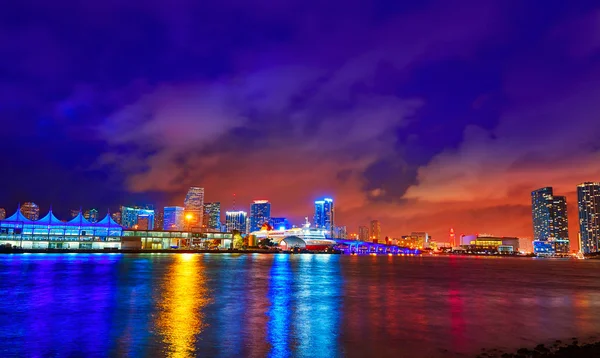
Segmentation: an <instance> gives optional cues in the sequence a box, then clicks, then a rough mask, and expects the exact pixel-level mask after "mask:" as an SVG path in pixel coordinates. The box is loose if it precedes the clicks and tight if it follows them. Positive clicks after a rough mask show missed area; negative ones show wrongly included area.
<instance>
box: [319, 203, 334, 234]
mask: <svg viewBox="0 0 600 358" xmlns="http://www.w3.org/2000/svg"><path fill="white" fill-rule="evenodd" d="M314 221H315V223H314V224H315V227H317V228H322V229H325V230H327V231H328V232H329V235H330V237H332V236H333V230H334V228H335V209H334V205H333V199H331V198H324V199H322V200H317V201H315V216H314Z"/></svg>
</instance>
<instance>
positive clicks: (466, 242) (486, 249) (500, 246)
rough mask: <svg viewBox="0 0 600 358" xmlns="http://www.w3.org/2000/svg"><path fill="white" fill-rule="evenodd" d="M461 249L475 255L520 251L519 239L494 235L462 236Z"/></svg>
mask: <svg viewBox="0 0 600 358" xmlns="http://www.w3.org/2000/svg"><path fill="white" fill-rule="evenodd" d="M460 248H461V249H464V250H466V251H470V252H473V253H499V254H512V253H517V252H518V251H519V238H517V237H497V236H492V235H483V234H482V235H479V234H478V235H462V236H461V237H460Z"/></svg>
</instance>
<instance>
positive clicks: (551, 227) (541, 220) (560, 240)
mask: <svg viewBox="0 0 600 358" xmlns="http://www.w3.org/2000/svg"><path fill="white" fill-rule="evenodd" d="M531 212H532V218H533V238H534V245H533V246H534V248H533V250H534V252H535V253H539V252H541V251H540V250H542V249H543V250H542V251H546V249H547V248H548V247H552V253H568V252H569V227H568V219H567V199H566V198H565V197H564V196H554V193H553V190H552V188H551V187H545V188H540V189H537V190H534V191H533V192H531Z"/></svg>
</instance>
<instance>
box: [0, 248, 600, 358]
mask: <svg viewBox="0 0 600 358" xmlns="http://www.w3.org/2000/svg"><path fill="white" fill-rule="evenodd" d="M0 298H1V299H2V301H1V302H2V304H1V305H0V338H2V341H3V344H2V345H0V356H1V357H44V356H90V357H92V356H130V357H156V356H169V357H192V356H209V357H246V356H249V357H265V356H269V357H296V356H299V357H336V356H344V357H361V356H377V357H415V358H418V357H448V356H474V355H476V353H478V352H480V350H481V348H501V349H510V350H516V349H517V348H519V347H533V346H535V345H537V344H538V343H548V342H551V341H552V340H554V339H561V340H565V339H570V338H571V337H580V338H586V337H588V336H591V335H596V334H598V333H599V332H600V320H599V319H598V317H600V261H592V260H586V261H558V260H528V259H481V258H427V257H395V256H394V257H389V256H383V257H382V256H364V257H358V256H340V255H239V254H226V255H220V254H219V255H192V254H188V255H178V254H172V255H151V254H144V255H97V254H91V255H85V254H81V255H80V254H78V255H0ZM32 342H34V343H35V344H33V343H32Z"/></svg>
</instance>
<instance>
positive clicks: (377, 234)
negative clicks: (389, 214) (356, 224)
mask: <svg viewBox="0 0 600 358" xmlns="http://www.w3.org/2000/svg"><path fill="white" fill-rule="evenodd" d="M369 237H370V239H369V241H370V242H373V243H382V241H381V224H380V223H379V220H372V221H371V229H370V231H369Z"/></svg>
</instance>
